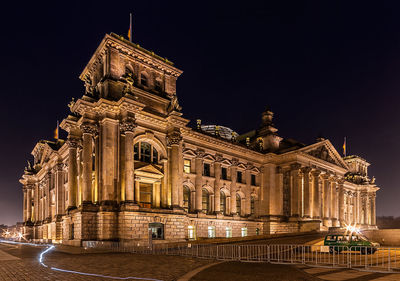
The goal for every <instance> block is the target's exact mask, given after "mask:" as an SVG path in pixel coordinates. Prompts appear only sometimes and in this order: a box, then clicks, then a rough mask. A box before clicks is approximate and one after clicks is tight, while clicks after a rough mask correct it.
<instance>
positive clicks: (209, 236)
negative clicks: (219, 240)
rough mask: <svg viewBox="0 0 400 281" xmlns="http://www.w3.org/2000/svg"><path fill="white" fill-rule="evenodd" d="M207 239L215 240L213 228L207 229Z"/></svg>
mask: <svg viewBox="0 0 400 281" xmlns="http://www.w3.org/2000/svg"><path fill="white" fill-rule="evenodd" d="M208 238H215V226H209V227H208Z"/></svg>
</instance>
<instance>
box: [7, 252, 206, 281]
mask: <svg viewBox="0 0 400 281" xmlns="http://www.w3.org/2000/svg"><path fill="white" fill-rule="evenodd" d="M43 249H44V248H43V247H33V246H26V245H4V244H0V280H1V281H3V280H5V281H8V280H12V281H14V280H15V281H17V280H18V281H22V280H29V281H40V280H61V281H63V280H78V281H79V280H110V279H109V278H100V277H90V276H82V275H78V274H74V273H67V272H57V271H54V270H51V269H50V268H49V267H57V268H62V269H66V270H72V271H81V272H85V273H92V274H101V275H107V276H118V277H129V276H131V277H138V278H143V280H146V279H145V278H149V279H150V278H151V279H159V280H165V281H168V280H176V279H177V278H178V277H180V276H182V275H184V274H185V273H186V272H189V271H191V270H194V269H195V268H197V267H199V266H203V265H205V264H207V263H209V262H212V261H211V260H206V259H193V258H186V257H176V256H154V255H136V254H126V253H103V254H77V255H74V254H67V253H60V252H54V251H51V252H49V253H48V254H46V256H45V258H44V263H45V264H47V265H48V266H49V267H48V268H46V267H43V266H41V265H40V264H39V261H38V257H39V254H40V252H41V251H43ZM10 255H11V257H10ZM15 258H18V259H15Z"/></svg>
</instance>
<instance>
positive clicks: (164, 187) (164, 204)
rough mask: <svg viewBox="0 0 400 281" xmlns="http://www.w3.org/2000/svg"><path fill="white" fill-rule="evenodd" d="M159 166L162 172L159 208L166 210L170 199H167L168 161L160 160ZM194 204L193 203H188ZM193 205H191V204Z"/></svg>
mask: <svg viewBox="0 0 400 281" xmlns="http://www.w3.org/2000/svg"><path fill="white" fill-rule="evenodd" d="M161 164H162V165H163V171H164V178H163V179H162V185H161V207H162V208H167V207H168V206H169V202H170V200H171V199H169V196H168V194H169V193H168V178H169V177H168V160H167V159H161ZM190 202H194V201H190ZM192 205H193V204H192Z"/></svg>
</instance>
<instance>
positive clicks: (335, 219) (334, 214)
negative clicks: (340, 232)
mask: <svg viewBox="0 0 400 281" xmlns="http://www.w3.org/2000/svg"><path fill="white" fill-rule="evenodd" d="M331 191H332V201H331V203H332V205H331V211H332V212H331V219H332V226H339V225H338V192H339V189H338V188H337V179H336V178H333V179H332V182H331Z"/></svg>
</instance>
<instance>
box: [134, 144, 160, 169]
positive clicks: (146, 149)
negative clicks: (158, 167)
mask: <svg viewBox="0 0 400 281" xmlns="http://www.w3.org/2000/svg"><path fill="white" fill-rule="evenodd" d="M133 151H134V155H135V156H134V158H135V160H138V161H141V162H146V163H154V164H157V163H158V159H159V154H158V151H157V149H156V148H155V147H154V146H152V145H151V144H149V143H148V142H144V141H142V142H137V143H135V146H134V149H133Z"/></svg>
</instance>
